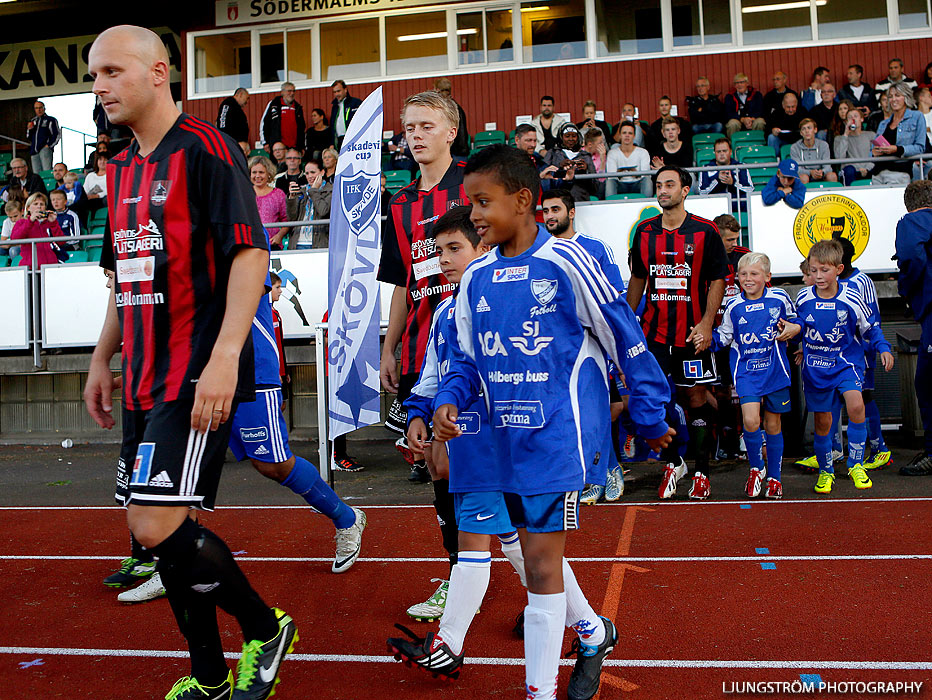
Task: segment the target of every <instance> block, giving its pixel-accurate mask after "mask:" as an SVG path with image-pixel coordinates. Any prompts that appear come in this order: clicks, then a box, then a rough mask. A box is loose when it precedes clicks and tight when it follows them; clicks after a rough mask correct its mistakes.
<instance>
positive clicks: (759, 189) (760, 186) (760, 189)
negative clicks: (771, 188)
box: [751, 178, 769, 192]
mask: <svg viewBox="0 0 932 700" xmlns="http://www.w3.org/2000/svg"><path fill="white" fill-rule="evenodd" d="M768 179H769V178H768ZM751 182H754V180H753V179H752V180H751ZM766 186H767V183H766V182H761V183H758V184H755V185H754V191H755V192H763V191H764V188H765V187H766Z"/></svg>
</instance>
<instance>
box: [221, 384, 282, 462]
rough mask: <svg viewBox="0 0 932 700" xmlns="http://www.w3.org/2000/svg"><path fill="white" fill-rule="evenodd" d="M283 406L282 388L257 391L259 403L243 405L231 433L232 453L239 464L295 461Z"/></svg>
mask: <svg viewBox="0 0 932 700" xmlns="http://www.w3.org/2000/svg"><path fill="white" fill-rule="evenodd" d="M281 405H282V390H281V389H280V388H278V387H275V388H274V389H256V400H255V401H252V402H250V403H241V404H240V405H239V408H238V409H237V410H236V413H235V414H234V416H233V421H232V422H233V430H232V431H231V433H230V450H231V451H232V452H233V456H234V457H236V460H237V461H238V462H241V461H243V460H244V459H255V460H258V461H259V462H267V463H269V464H278V463H280V462H287V461H288V460H289V459H291V456H292V455H291V448H289V447H288V426H287V425H286V424H285V416H284V415H282V410H281Z"/></svg>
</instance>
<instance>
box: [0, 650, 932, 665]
mask: <svg viewBox="0 0 932 700" xmlns="http://www.w3.org/2000/svg"><path fill="white" fill-rule="evenodd" d="M0 654H23V655H35V656H119V657H138V658H169V659H181V658H187V656H188V652H186V651H175V650H160V649H82V648H65V647H0ZM224 656H225V657H226V658H228V659H238V658H239V657H240V654H237V653H235V652H226V653H224ZM288 660H289V661H311V662H330V663H332V662H344V663H394V662H395V659H394V658H393V657H391V656H369V655H364V654H289V655H288ZM465 662H466V663H467V664H474V665H477V666H523V665H524V659H523V658H508V657H466V659H465ZM575 663H576V662H575V661H573V660H572V659H561V660H560V664H561V665H563V666H572V665H573V664H575ZM605 665H606V666H616V667H625V668H753V669H761V668H786V669H850V670H859V671H867V670H876V671H927V670H932V661H793V660H790V661H749V660H744V659H742V660H740V661H738V660H736V661H721V660H717V659H709V660H707V659H608V660H606V661H605Z"/></svg>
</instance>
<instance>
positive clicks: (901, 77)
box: [874, 58, 917, 133]
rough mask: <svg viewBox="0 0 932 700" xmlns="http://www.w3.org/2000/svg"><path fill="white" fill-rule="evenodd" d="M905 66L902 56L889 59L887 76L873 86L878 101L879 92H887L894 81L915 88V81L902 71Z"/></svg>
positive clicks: (911, 88)
mask: <svg viewBox="0 0 932 700" xmlns="http://www.w3.org/2000/svg"><path fill="white" fill-rule="evenodd" d="M905 67H906V64H904V63H903V59H902V58H891V59H890V62H889V63H888V64H887V77H886V78H884V79H883V80H881V81H880V82H879V83H877V84H876V85H875V86H874V95H875V97H877V99H878V101H879V100H880V95H881V93H885V92H887V91H888V90H889V89H890V87H891V86H893V85H895V84H896V83H905V84H906V87H908V88H909V89H910V90H913V89H915V88H916V86H917V83H916V81H915V80H913V79H912V78H910V77H909V76H908V75H906V74H905V73H904V72H903V69H904V68H905ZM878 133H880V132H878Z"/></svg>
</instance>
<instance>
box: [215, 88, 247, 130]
mask: <svg viewBox="0 0 932 700" xmlns="http://www.w3.org/2000/svg"><path fill="white" fill-rule="evenodd" d="M247 102H249V92H248V91H247V90H246V88H237V89H236V92H234V93H233V96H232V97H228V98H226V99H225V100H224V101H223V102H221V103H220V111H218V112H217V128H218V129H220V131H223V132H224V133H227V134H229V135H230V136H232V137H233V140H234V141H236V142H237V143H241V142H244V141H245V142H246V143H249V120H248V119H246V112H244V111H243V107H245V106H246V103H247Z"/></svg>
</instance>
